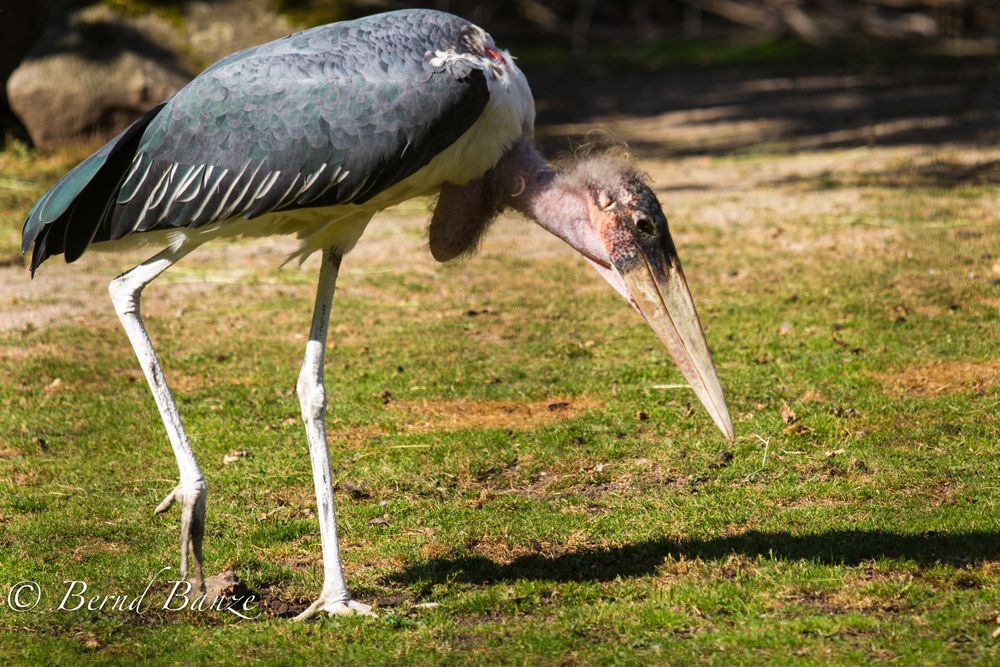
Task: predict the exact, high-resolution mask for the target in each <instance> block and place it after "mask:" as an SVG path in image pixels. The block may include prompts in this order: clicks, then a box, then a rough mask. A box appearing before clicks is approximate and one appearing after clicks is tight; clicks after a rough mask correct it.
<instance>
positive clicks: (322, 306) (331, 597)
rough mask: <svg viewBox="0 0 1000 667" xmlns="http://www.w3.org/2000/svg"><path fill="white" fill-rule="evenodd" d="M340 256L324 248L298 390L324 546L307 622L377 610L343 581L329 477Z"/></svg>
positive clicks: (303, 615)
mask: <svg viewBox="0 0 1000 667" xmlns="http://www.w3.org/2000/svg"><path fill="white" fill-rule="evenodd" d="M340 259H341V256H340V254H338V253H337V252H335V251H333V250H325V251H324V252H323V261H322V265H321V267H320V270H319V287H318V288H317V290H316V304H315V306H314V308H313V319H312V327H311V328H310V330H309V342H308V343H306V354H305V358H304V359H303V361H302V370H301V372H300V373H299V380H298V383H297V384H296V390H297V392H298V395H299V404H300V406H301V408H302V421H304V422H305V426H306V437H307V438H308V440H309V458H310V460H311V461H312V469H313V482H314V483H315V487H316V505H317V510H318V512H317V513H318V515H319V530H320V542H321V543H322V545H323V590H322V592H321V593H320V596H319V599H318V600H316V601H315V602H313V603H312V604H311V605H309V607H308V608H307V609H306V610H305V611H303V612H302V613H301V614H299V615H298V616H296V617H295V620H296V621H304V620H306V619H309V618H312V617H313V616H315V615H317V614H319V613H321V612H326V613H328V614H336V615H341V614H371V613H372V610H371V609H372V608H371V607H370V606H368V605H366V604H363V603H361V602H355V601H354V600H352V599H351V596H350V594H348V592H347V586H346V584H345V583H344V569H343V567H341V564H340V545H339V542H338V540H337V506H336V504H335V503H334V500H333V483H332V480H331V479H330V451H329V449H328V447H327V443H326V389H325V387H324V384H323V358H324V352H325V351H326V334H327V329H328V326H329V323H330V308H331V307H332V305H333V292H334V288H335V286H336V283H337V274H338V273H339V271H340Z"/></svg>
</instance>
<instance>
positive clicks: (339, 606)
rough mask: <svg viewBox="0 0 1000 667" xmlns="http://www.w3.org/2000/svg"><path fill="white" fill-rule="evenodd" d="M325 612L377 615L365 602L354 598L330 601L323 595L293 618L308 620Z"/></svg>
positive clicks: (339, 614)
mask: <svg viewBox="0 0 1000 667" xmlns="http://www.w3.org/2000/svg"><path fill="white" fill-rule="evenodd" d="M323 612H326V613H327V614H329V615H330V616H354V615H359V616H375V612H373V611H372V608H371V605H367V604H364V603H363V602H355V601H354V600H336V601H333V602H328V601H327V599H326V597H325V596H323V595H321V596H320V597H319V599H318V600H316V601H315V602H313V603H312V604H311V605H309V607H307V608H306V610H305V611H303V612H302V613H301V614H299V615H298V616H296V617H295V618H294V619H293V620H295V621H308V620H309V619H310V618H312V617H313V616H317V615H318V614H321V613H323Z"/></svg>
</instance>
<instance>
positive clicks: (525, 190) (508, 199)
mask: <svg viewBox="0 0 1000 667" xmlns="http://www.w3.org/2000/svg"><path fill="white" fill-rule="evenodd" d="M490 181H491V182H490V185H491V188H490V189H491V191H492V195H493V198H494V200H495V202H496V205H497V208H498V209H502V208H513V209H515V210H517V211H520V212H521V213H523V214H524V215H525V216H527V217H528V218H530V219H532V220H534V221H535V222H537V223H538V224H539V225H540V226H541V227H543V228H544V229H546V230H548V231H549V232H551V233H552V234H554V235H555V236H557V237H559V238H560V239H562V240H563V241H565V242H566V243H568V244H569V245H570V246H572V247H573V248H575V249H576V250H577V251H578V252H580V253H581V254H583V255H585V256H587V257H589V258H590V259H593V260H596V261H598V262H600V263H607V251H606V250H605V249H604V246H603V244H602V243H601V242H600V238H599V236H598V234H597V232H596V230H595V229H594V227H593V225H592V224H591V215H590V209H591V206H590V203H589V201H588V198H589V194H588V192H587V191H586V189H585V188H583V187H581V186H580V185H578V184H577V183H576V182H575V181H573V180H571V179H566V178H562V174H561V173H560V172H559V171H558V170H557V169H556V168H555V167H553V166H552V164H550V163H549V162H548V161H547V160H545V158H543V157H542V156H541V154H540V153H539V152H538V151H537V150H536V149H535V148H534V147H533V146H532V145H531V144H530V143H529V142H528V141H527V140H521V141H520V142H518V143H516V144H514V145H513V146H512V147H511V148H510V150H508V151H507V153H506V154H505V155H504V156H503V158H501V160H500V161H499V162H498V163H497V165H496V167H494V169H493V172H492V175H491V177H490Z"/></svg>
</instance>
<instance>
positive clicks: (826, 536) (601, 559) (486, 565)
mask: <svg viewBox="0 0 1000 667" xmlns="http://www.w3.org/2000/svg"><path fill="white" fill-rule="evenodd" d="M729 555H743V556H749V557H751V558H752V557H756V556H764V557H769V558H774V559H778V560H787V561H791V560H805V561H813V562H818V563H824V564H829V565H859V564H861V563H863V562H866V561H873V560H879V559H904V560H910V561H914V562H916V563H917V564H918V565H920V566H929V565H933V564H937V563H941V564H946V565H952V566H967V565H975V564H978V563H981V562H983V561H985V560H992V559H997V558H1000V532H986V531H983V532H969V533H954V534H938V533H924V534H921V535H905V534H899V533H890V532H886V531H864V530H838V531H831V532H828V533H822V534H818V535H792V534H790V533H787V532H776V533H762V532H758V531H749V532H746V533H743V534H742V535H736V536H730V537H717V538H711V539H707V540H697V539H695V540H672V539H668V538H659V539H654V540H646V541H644V542H638V543H636V544H629V545H625V546H620V547H608V548H597V549H583V550H580V551H576V552H573V553H569V554H564V555H562V556H556V557H546V556H542V555H531V556H522V557H520V558H517V559H515V560H514V561H512V562H510V563H507V564H503V563H498V562H496V561H493V560H491V559H489V558H486V557H483V556H461V557H452V558H448V557H443V558H435V559H432V560H430V561H428V562H425V563H421V564H419V565H414V566H412V567H409V568H407V569H406V570H404V571H403V572H401V573H399V574H397V575H394V576H393V577H392V579H393V580H395V581H399V582H406V583H413V582H418V581H431V582H434V583H444V582H445V581H459V582H464V583H471V584H489V583H494V582H498V581H514V580H518V579H527V580H537V581H610V580H612V579H615V578H617V577H641V576H646V575H650V574H653V573H654V572H655V571H656V569H657V568H658V567H659V566H660V565H661V564H662V563H663V561H664V559H665V558H667V557H669V556H674V557H675V558H677V557H684V558H691V559H693V558H700V559H702V560H707V561H713V560H720V559H723V558H725V557H727V556H729Z"/></svg>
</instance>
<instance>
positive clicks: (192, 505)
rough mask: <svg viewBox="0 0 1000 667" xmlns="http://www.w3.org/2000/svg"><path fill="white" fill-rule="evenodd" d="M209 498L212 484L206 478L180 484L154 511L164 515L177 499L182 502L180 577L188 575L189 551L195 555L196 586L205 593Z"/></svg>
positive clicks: (183, 577)
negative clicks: (206, 525)
mask: <svg viewBox="0 0 1000 667" xmlns="http://www.w3.org/2000/svg"><path fill="white" fill-rule="evenodd" d="M207 500H208V485H207V484H205V481H204V480H200V481H198V482H196V483H194V484H191V485H188V486H183V485H180V484H179V485H177V487H176V488H175V489H174V490H173V491H171V492H170V493H169V494H168V495H167V497H166V498H164V499H163V502H161V503H160V504H159V505H157V506H156V509H155V510H154V513H156V514H163V513H164V512H166V511H167V510H168V509H170V508H171V507H172V506H173V504H174V502H180V505H181V569H180V575H181V576H180V578H181V579H182V580H185V579H187V576H188V553H189V552H190V554H191V556H193V557H194V570H195V581H194V583H195V588H196V589H197V591H198V592H200V593H204V592H205V573H204V570H203V569H202V562H203V557H202V543H203V542H204V540H205V505H206V502H207Z"/></svg>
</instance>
